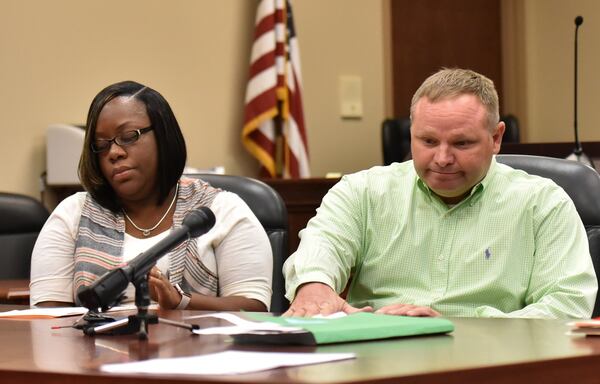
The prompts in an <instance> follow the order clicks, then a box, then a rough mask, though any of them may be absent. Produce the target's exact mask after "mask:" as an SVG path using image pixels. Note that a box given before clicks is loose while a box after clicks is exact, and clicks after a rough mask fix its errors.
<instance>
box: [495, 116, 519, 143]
mask: <svg viewBox="0 0 600 384" xmlns="http://www.w3.org/2000/svg"><path fill="white" fill-rule="evenodd" d="M500 121H503V122H504V125H505V126H506V129H505V130H504V135H503V136H502V142H503V143H520V142H521V132H520V131H519V120H517V117H516V116H514V115H504V116H500Z"/></svg>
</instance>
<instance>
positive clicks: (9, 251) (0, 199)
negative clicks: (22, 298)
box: [0, 192, 48, 280]
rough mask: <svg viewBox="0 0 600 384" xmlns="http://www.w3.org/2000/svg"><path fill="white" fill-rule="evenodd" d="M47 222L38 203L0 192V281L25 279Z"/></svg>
mask: <svg viewBox="0 0 600 384" xmlns="http://www.w3.org/2000/svg"><path fill="white" fill-rule="evenodd" d="M47 218H48V211H47V210H46V208H45V207H44V206H43V205H42V203H40V202H39V201H37V200H35V199H33V198H31V197H29V196H24V195H18V194H13V193H3V192H0V280H8V279H29V272H30V268H31V251H32V250H33V246H34V245H35V241H36V240H37V237H38V234H39V232H40V230H41V229H42V227H43V226H44V223H45V222H46V219H47Z"/></svg>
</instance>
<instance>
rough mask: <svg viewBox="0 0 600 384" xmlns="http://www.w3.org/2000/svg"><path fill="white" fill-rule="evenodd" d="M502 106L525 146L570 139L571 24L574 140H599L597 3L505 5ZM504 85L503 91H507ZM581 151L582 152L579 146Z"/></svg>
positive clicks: (532, 0) (529, 0)
mask: <svg viewBox="0 0 600 384" xmlns="http://www.w3.org/2000/svg"><path fill="white" fill-rule="evenodd" d="M503 5H504V11H505V16H506V17H505V20H504V26H505V37H506V38H507V40H506V44H507V45H506V46H505V48H506V52H505V63H504V64H505V71H506V74H505V79H507V80H506V81H505V90H506V91H507V92H505V96H506V97H505V99H506V100H505V107H507V110H508V111H511V112H515V113H516V114H517V115H518V116H519V117H520V118H521V120H522V125H523V128H524V137H523V139H524V140H525V141H528V142H557V141H572V140H573V111H574V109H573V95H574V91H573V84H574V83H573V69H574V67H573V39H574V33H575V24H574V19H575V17H576V16H577V15H582V16H583V18H584V22H583V24H582V26H581V27H580V28H579V92H578V94H579V110H578V120H579V137H580V140H582V141H599V140H600V129H599V127H598V121H599V112H598V111H599V108H598V96H597V94H598V90H599V89H600V72H598V68H600V48H599V47H600V46H599V45H598V37H599V36H600V2H598V1H596V0H571V1H563V0H526V1H524V0H505V1H504V3H503ZM507 85H508V86H507ZM584 150H585V147H584Z"/></svg>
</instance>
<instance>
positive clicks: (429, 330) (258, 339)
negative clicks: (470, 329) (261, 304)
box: [233, 312, 454, 345]
mask: <svg viewBox="0 0 600 384" xmlns="http://www.w3.org/2000/svg"><path fill="white" fill-rule="evenodd" d="M247 315H248V317H249V318H251V319H252V320H255V321H266V322H273V323H277V324H279V325H283V326H286V327H298V328H301V329H302V330H300V331H291V332H290V331H287V332H277V333H268V332H267V333H245V334H239V335H233V338H234V341H235V342H237V343H244V344H246V343H265V344H302V345H317V344H330V343H343V342H351V341H362V340H377V339H388V338H392V337H402V336H417V335H429V334H436V333H448V332H452V331H453V330H454V324H452V322H451V321H450V320H448V319H443V318H439V317H406V316H391V315H380V314H375V313H368V312H359V313H354V314H351V315H348V316H344V317H339V318H329V319H328V318H314V317H313V318H304V317H274V316H268V315H263V314H256V313H253V314H247Z"/></svg>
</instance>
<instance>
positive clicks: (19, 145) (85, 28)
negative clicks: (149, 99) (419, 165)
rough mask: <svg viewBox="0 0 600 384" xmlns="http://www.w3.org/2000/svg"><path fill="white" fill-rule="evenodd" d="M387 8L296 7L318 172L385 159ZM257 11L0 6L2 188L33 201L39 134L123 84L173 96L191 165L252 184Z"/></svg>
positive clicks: (28, 2) (140, 2) (188, 4)
mask: <svg viewBox="0 0 600 384" xmlns="http://www.w3.org/2000/svg"><path fill="white" fill-rule="evenodd" d="M383 1H384V0H379V1H362V0H329V1H327V2H323V1H320V0H296V1H295V2H294V11H295V14H296V16H295V17H296V28H297V32H298V36H299V41H300V50H301V59H302V70H303V77H304V95H305V98H304V100H305V105H304V107H305V113H306V121H307V127H308V135H309V149H310V155H311V159H312V171H313V175H314V176H323V175H324V174H325V173H326V172H328V171H339V172H352V171H355V170H359V169H362V168H366V167H369V166H371V165H375V164H379V163H380V162H381V153H380V152H381V151H380V145H379V123H380V121H381V120H382V119H383V117H384V88H383V83H384V81H383V40H384V39H383V27H382V20H383V14H382V8H383V5H384V4H383ZM256 4H257V2H256V1H247V0H242V1H240V0H219V1H209V0H175V1H169V2H167V1H163V0H128V1H121V0H105V1H101V2H88V1H79V0H53V1H40V0H0V84H2V86H1V87H0V106H1V111H2V113H0V135H2V140H1V141H0V175H2V178H1V179H0V190H2V191H10V192H17V193H25V194H29V195H31V196H34V197H39V185H40V183H39V176H40V174H41V173H42V172H43V171H44V169H45V128H46V126H47V125H48V124H51V123H58V122H63V123H79V124H81V123H83V122H84V121H85V117H86V113H87V108H88V107H89V103H90V102H91V100H92V98H93V97H94V95H95V94H96V93H97V92H98V91H99V90H100V89H101V88H103V87H104V86H106V85H108V84H110V83H113V82H116V81H120V80H125V79H132V80H137V81H140V82H142V83H145V84H147V85H149V86H151V87H153V88H155V89H157V90H158V91H159V92H161V93H162V94H163V95H164V96H165V97H166V98H167V100H169V102H170V103H171V106H172V108H173V110H174V111H175V114H176V116H177V117H178V119H179V122H180V124H181V126H182V129H183V131H184V135H185V137H186V140H187V144H188V149H189V165H191V166H195V167H199V168H206V167H211V166H214V165H224V166H225V167H226V169H227V171H228V173H231V174H242V175H249V176H255V175H256V174H257V168H258V166H257V162H256V161H255V160H254V159H253V158H252V157H251V156H250V155H248V154H247V152H246V151H245V150H244V149H243V147H242V145H241V142H240V139H239V136H240V131H241V125H242V111H243V99H244V92H245V82H246V79H247V73H248V60H249V52H250V44H251V39H252V34H253V23H254V13H255V7H256ZM333 15H335V17H333ZM345 74H351V75H359V76H361V77H362V80H363V101H364V111H365V112H364V117H363V119H362V120H352V121H345V120H341V119H340V117H339V116H338V109H339V108H338V83H337V78H338V76H339V75H345Z"/></svg>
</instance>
